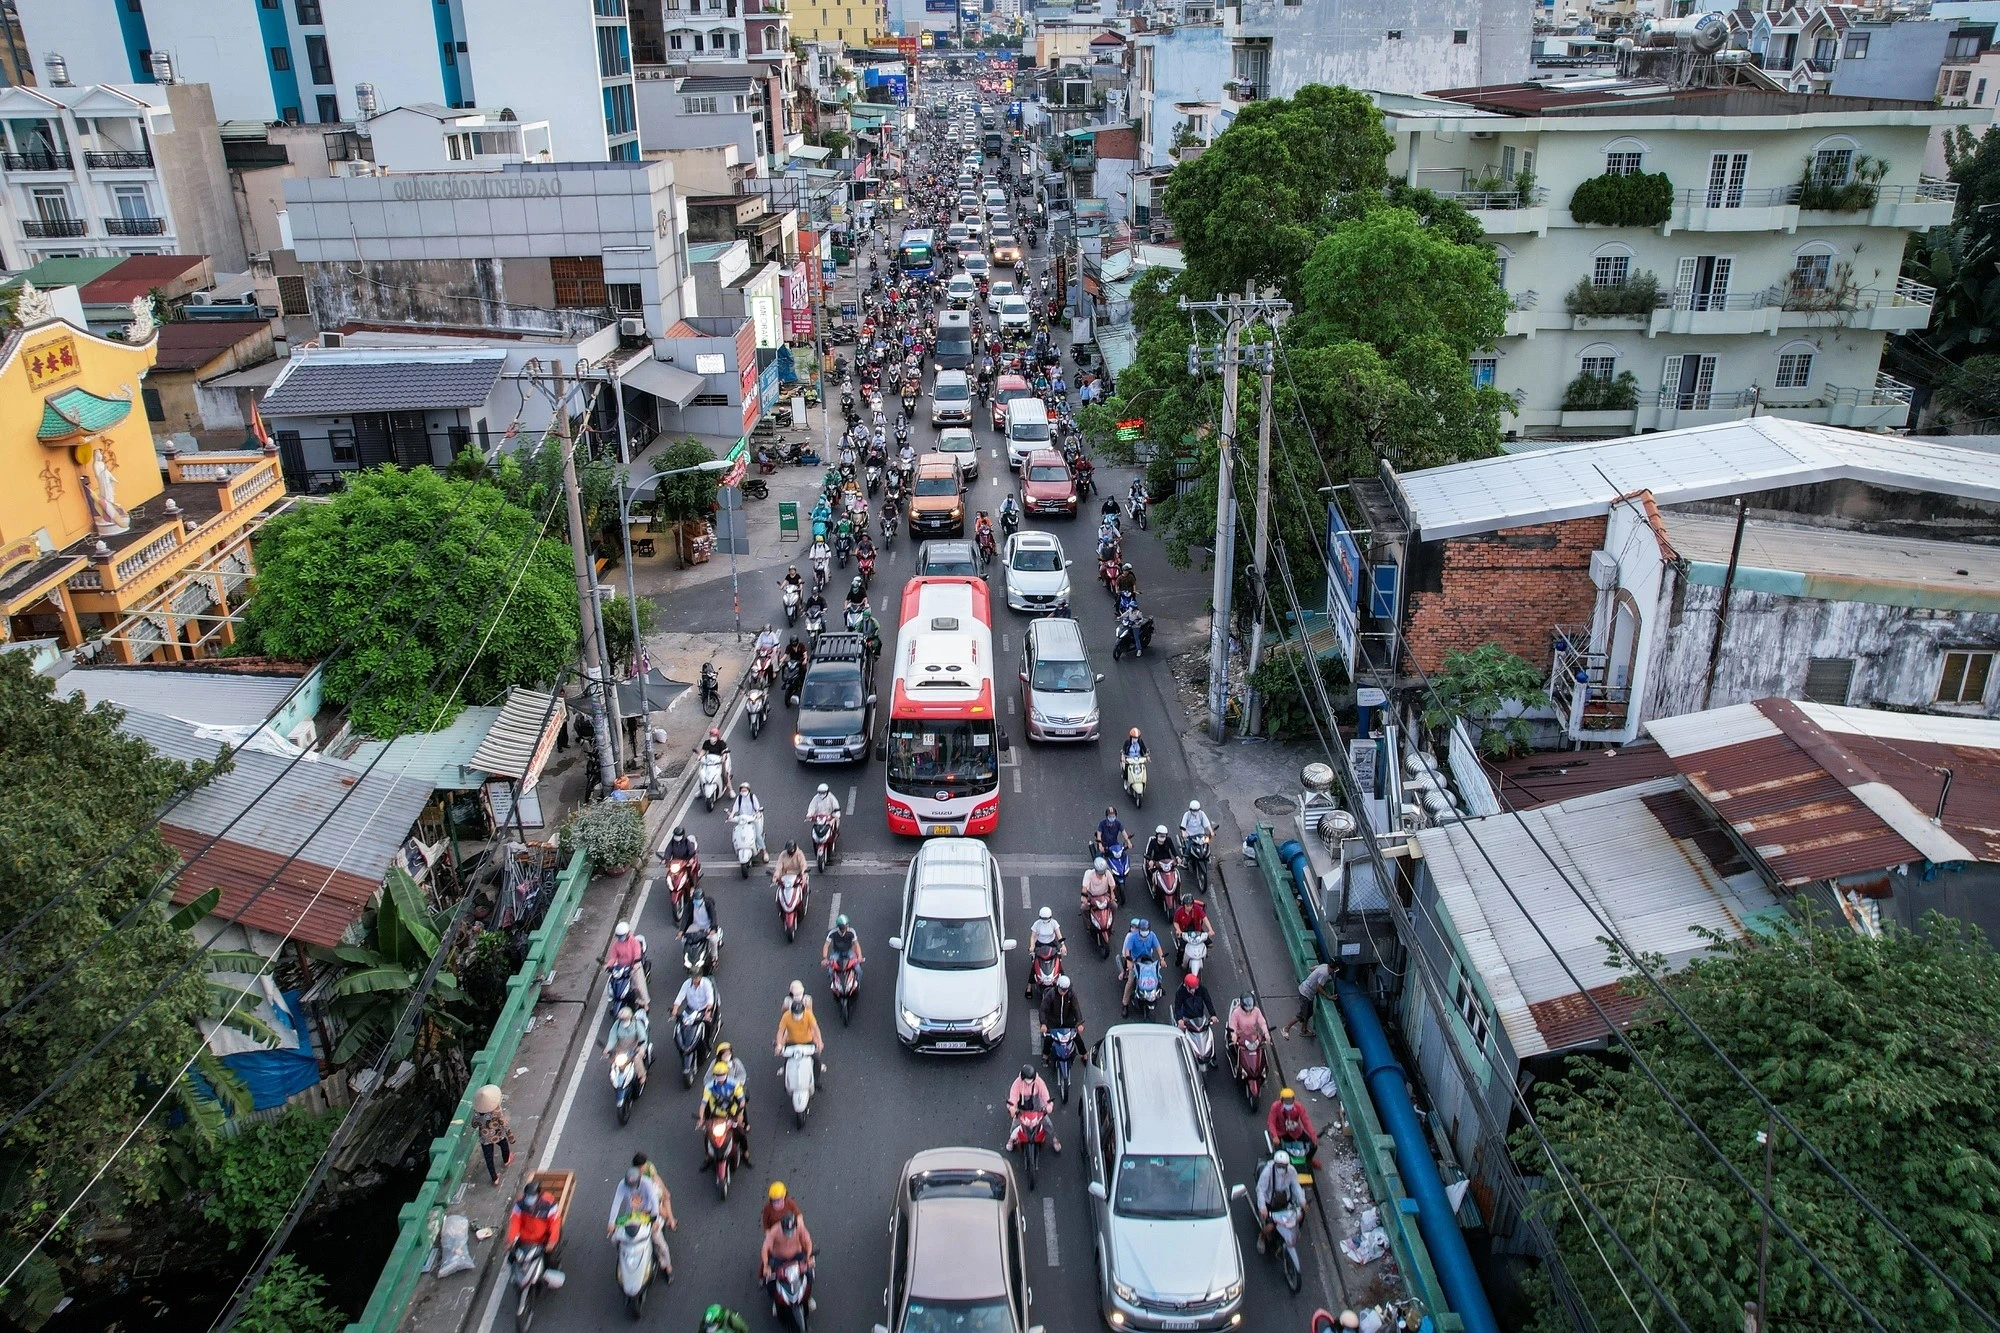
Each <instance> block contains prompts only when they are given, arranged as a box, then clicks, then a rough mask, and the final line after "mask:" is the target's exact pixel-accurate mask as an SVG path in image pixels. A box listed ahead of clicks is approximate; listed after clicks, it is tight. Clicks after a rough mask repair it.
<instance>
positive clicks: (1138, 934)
mask: <svg viewBox="0 0 2000 1333" xmlns="http://www.w3.org/2000/svg"><path fill="white" fill-rule="evenodd" d="M1119 958H1120V960H1121V961H1122V963H1123V966H1124V972H1125V996H1124V1000H1123V1003H1124V1004H1126V1005H1128V1006H1129V1005H1130V1004H1131V1003H1132V987H1133V985H1134V984H1135V983H1136V982H1137V981H1138V980H1139V964H1140V963H1142V962H1144V961H1145V960H1146V959H1148V958H1151V959H1152V960H1153V961H1155V962H1156V963H1159V964H1160V965H1162V966H1165V964H1166V951H1165V950H1164V949H1162V948H1161V947H1160V937H1159V936H1158V935H1155V934H1154V933H1153V925H1152V922H1150V921H1148V920H1147V919H1146V918H1145V917H1143V916H1135V917H1133V918H1132V929H1131V931H1130V933H1128V934H1127V935H1126V936H1125V944H1124V946H1123V947H1122V948H1121V949H1120V950H1119Z"/></svg>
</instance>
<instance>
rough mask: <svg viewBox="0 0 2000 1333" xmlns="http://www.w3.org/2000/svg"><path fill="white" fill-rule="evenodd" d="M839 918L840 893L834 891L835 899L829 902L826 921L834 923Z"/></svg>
mask: <svg viewBox="0 0 2000 1333" xmlns="http://www.w3.org/2000/svg"><path fill="white" fill-rule="evenodd" d="M839 916H840V891H839V890H838V889H836V890H834V894H833V897H831V898H829V899H828V900H827V904H826V919H827V920H828V921H833V920H835V919H837V918H838V917H839Z"/></svg>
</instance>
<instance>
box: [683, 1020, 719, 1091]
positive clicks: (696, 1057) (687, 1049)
mask: <svg viewBox="0 0 2000 1333" xmlns="http://www.w3.org/2000/svg"><path fill="white" fill-rule="evenodd" d="M714 1044H715V1034H714V1033H712V1032H710V1031H709V1030H708V1015H707V1014H706V1013H705V1012H704V1011H702V1010H700V1009H683V1010H682V1011H681V1016H680V1020H679V1021H678V1022H676V1023H675V1024H674V1049H675V1050H677V1051H679V1052H680V1053H681V1086H682V1087H685V1088H691V1087H693V1086H694V1081H695V1079H697V1078H699V1077H700V1076H701V1071H702V1070H704V1069H706V1068H708V1052H709V1050H710V1048H711V1047H713V1046H714Z"/></svg>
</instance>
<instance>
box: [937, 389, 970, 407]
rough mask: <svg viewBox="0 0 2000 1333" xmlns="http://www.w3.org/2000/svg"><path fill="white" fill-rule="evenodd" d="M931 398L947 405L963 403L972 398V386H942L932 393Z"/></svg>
mask: <svg viewBox="0 0 2000 1333" xmlns="http://www.w3.org/2000/svg"><path fill="white" fill-rule="evenodd" d="M931 396H932V397H934V398H938V399H940V400H942V401H944V402H947V403H962V402H964V401H965V400H966V399H968V398H970V397H972V386H971V385H968V384H940V385H938V386H937V387H936V388H935V389H933V390H932V391H931Z"/></svg>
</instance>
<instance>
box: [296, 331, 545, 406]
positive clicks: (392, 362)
mask: <svg viewBox="0 0 2000 1333" xmlns="http://www.w3.org/2000/svg"><path fill="white" fill-rule="evenodd" d="M506 364H507V354H506V353H505V352H504V351H501V350H500V349H498V348H492V349H488V348H468V349H466V350H463V351H446V350H442V349H439V350H427V349H420V348H409V349H406V350H404V349H398V350H391V349H387V348H366V349H361V350H358V351H354V352H349V351H348V349H346V348H325V349H308V350H306V351H303V352H301V353H299V354H298V355H295V356H294V357H293V358H292V359H291V361H290V363H289V364H287V365H286V367H285V369H284V371H283V373H281V374H280V375H279V376H278V378H277V379H276V381H274V382H273V383H272V385H271V387H270V389H269V390H268V391H267V392H266V393H265V394H264V401H263V404H262V405H261V406H260V407H259V409H258V410H259V411H260V412H262V413H263V415H264V416H265V417H266V418H267V419H268V418H271V417H317V416H346V415H348V414H349V413H353V412H420V411H428V410H430V409H433V408H447V407H478V406H479V405H480V404H481V403H484V402H485V401H486V397H487V395H488V394H490V393H492V392H493V386H494V384H496V383H497V382H498V381H499V379H500V372H501V370H502V369H504V368H505V366H506Z"/></svg>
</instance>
